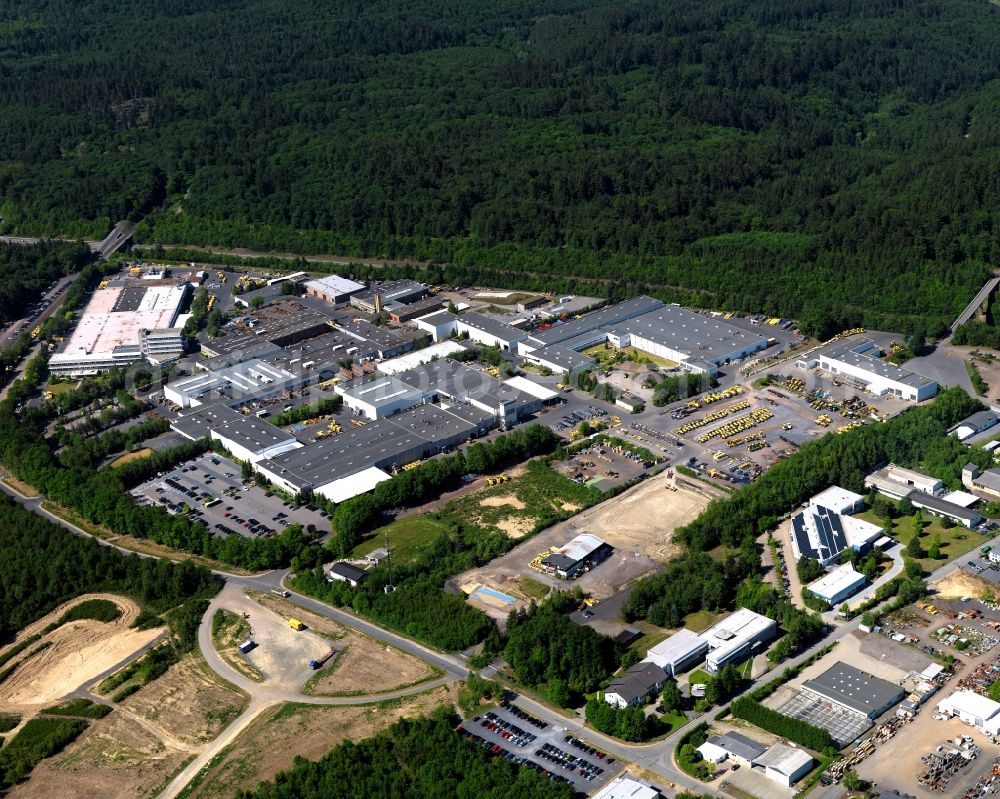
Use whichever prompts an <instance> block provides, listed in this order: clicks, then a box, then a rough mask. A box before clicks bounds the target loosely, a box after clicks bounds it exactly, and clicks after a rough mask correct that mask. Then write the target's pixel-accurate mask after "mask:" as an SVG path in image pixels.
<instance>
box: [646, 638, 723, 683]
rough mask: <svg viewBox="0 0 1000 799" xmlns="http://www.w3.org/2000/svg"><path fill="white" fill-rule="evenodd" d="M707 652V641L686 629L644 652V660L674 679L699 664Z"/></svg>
mask: <svg viewBox="0 0 1000 799" xmlns="http://www.w3.org/2000/svg"><path fill="white" fill-rule="evenodd" d="M707 652H708V641H706V640H705V639H704V638H702V637H701V636H700V635H698V634H697V633H694V632H692V631H691V630H688V629H687V628H681V629H680V630H678V631H677V632H675V633H674V634H673V635H671V636H670V637H669V638H666V639H664V640H663V641H660V643H658V644H657V645H656V646H653V647H650V648H649V649H648V650H646V660H648V661H650V662H652V663H655V664H656V665H657V666H659V667H660V668H661V669H663V670H664V671H665V672H666V673H667V674H668V675H669V676H671V677H676V676H677V675H678V674H680V673H681V672H683V671H687V670H688V669H689V668H690V667H691V666H693V665H694V664H695V663H700V662H701V661H702V659H703V658H704V657H705V653H707Z"/></svg>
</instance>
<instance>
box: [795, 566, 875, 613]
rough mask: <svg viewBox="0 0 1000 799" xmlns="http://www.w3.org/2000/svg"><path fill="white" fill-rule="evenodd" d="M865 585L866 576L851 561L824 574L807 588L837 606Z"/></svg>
mask: <svg viewBox="0 0 1000 799" xmlns="http://www.w3.org/2000/svg"><path fill="white" fill-rule="evenodd" d="M864 586H865V576H864V575H863V574H861V573H860V572H857V571H855V570H854V566H853V565H851V564H850V563H845V564H844V565H843V566H838V567H837V568H835V569H833V570H832V571H830V572H829V573H827V574H824V575H823V576H822V577H820V578H819V579H818V580H816V581H815V582H812V583H810V584H809V585H807V586H806V588H807V589H808V590H809V591H811V592H812V593H814V594H815V595H816V596H818V597H819V598H820V599H822V600H823V601H824V602H826V603H827V604H829V605H831V606H836V605H839V604H840V603H841V602H843V601H844V600H845V599H847V598H848V597H852V596H854V595H855V594H856V593H858V591H860V590H861V589H862V588H864Z"/></svg>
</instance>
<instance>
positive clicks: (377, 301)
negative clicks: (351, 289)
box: [351, 279, 430, 314]
mask: <svg viewBox="0 0 1000 799" xmlns="http://www.w3.org/2000/svg"><path fill="white" fill-rule="evenodd" d="M428 294H430V290H429V289H428V288H427V286H425V285H424V284H423V283H417V282H415V281H413V280H406V279H403V280H389V281H385V282H382V283H373V284H372V285H371V286H369V287H368V288H367V289H366V290H365V291H359V292H358V293H356V294H354V295H352V296H351V305H353V306H354V307H355V308H358V309H359V310H362V311H364V312H365V313H369V314H375V313H381V312H383V311H384V312H386V313H388V312H390V311H392V310H394V309H396V308H398V307H399V306H401V305H409V304H410V303H414V302H416V301H417V300H422V299H423V298H424V297H426V296H427V295H428Z"/></svg>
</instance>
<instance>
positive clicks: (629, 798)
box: [590, 776, 663, 799]
mask: <svg viewBox="0 0 1000 799" xmlns="http://www.w3.org/2000/svg"><path fill="white" fill-rule="evenodd" d="M590 799H663V794H662V793H660V792H659V791H658V790H657V789H656V788H652V787H650V786H649V785H646V784H645V783H642V782H639V781H638V780H633V779H632V778H631V777H628V776H624V777H616V778H615V779H613V780H611V782H609V783H608V784H607V785H605V786H604V787H603V788H601V790H599V791H598V792H597V793H595V794H594V795H593V796H591V797H590Z"/></svg>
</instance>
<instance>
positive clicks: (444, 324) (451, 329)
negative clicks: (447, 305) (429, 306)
mask: <svg viewBox="0 0 1000 799" xmlns="http://www.w3.org/2000/svg"><path fill="white" fill-rule="evenodd" d="M413 324H414V325H416V327H417V329H418V330H423V331H424V332H425V333H430V335H431V338H432V339H434V340H435V341H441V339H444V338H450V337H451V336H453V335H455V333H457V332H458V317H457V316H455V314H453V313H451V312H450V311H437V312H436V313H431V314H427V315H426V316H420V317H418V318H416V319H414V320H413Z"/></svg>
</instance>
